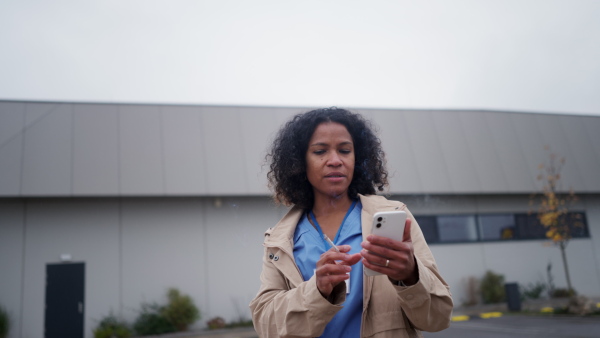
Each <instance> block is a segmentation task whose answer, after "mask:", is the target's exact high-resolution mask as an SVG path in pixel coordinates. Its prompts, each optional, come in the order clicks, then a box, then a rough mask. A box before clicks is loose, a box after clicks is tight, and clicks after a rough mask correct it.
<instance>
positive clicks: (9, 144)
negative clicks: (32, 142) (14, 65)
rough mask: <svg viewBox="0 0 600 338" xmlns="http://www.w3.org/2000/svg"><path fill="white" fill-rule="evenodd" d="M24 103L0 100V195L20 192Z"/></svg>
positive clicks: (16, 194)
mask: <svg viewBox="0 0 600 338" xmlns="http://www.w3.org/2000/svg"><path fill="white" fill-rule="evenodd" d="M24 118H25V104H24V103H12V102H0V173H1V174H0V196H18V195H19V193H20V192H21V172H22V170H21V164H22V159H23V130H24V126H25V119H24Z"/></svg>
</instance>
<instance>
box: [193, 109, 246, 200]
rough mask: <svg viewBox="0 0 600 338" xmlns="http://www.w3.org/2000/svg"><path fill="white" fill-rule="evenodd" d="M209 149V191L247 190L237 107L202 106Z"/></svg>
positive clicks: (228, 192)
mask: <svg viewBox="0 0 600 338" xmlns="http://www.w3.org/2000/svg"><path fill="white" fill-rule="evenodd" d="M202 122H203V123H202V130H203V133H202V134H203V139H204V142H205V144H207V145H209V146H208V147H207V148H206V166H207V167H206V172H207V179H208V181H207V186H208V189H207V193H208V194H209V195H240V194H245V193H247V191H248V182H247V178H246V171H247V170H248V168H246V162H245V161H244V154H243V151H242V137H241V132H242V127H241V125H240V122H241V119H240V114H239V111H238V108H236V107H206V108H202Z"/></svg>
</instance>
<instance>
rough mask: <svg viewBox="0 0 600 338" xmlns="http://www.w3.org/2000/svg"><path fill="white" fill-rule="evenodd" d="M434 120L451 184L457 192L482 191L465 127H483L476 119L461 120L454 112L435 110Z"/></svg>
mask: <svg viewBox="0 0 600 338" xmlns="http://www.w3.org/2000/svg"><path fill="white" fill-rule="evenodd" d="M432 115H433V122H434V126H435V129H436V133H437V135H438V138H439V141H440V148H441V152H442V156H443V158H444V162H445V163H446V168H447V169H448V176H449V179H450V182H449V183H450V186H451V187H452V191H453V192H455V193H465V192H480V191H481V190H482V187H481V182H480V175H479V173H478V172H477V171H476V170H475V165H474V159H473V156H472V154H471V152H470V151H469V147H468V144H467V141H466V138H465V135H464V134H465V129H470V128H481V126H480V125H477V124H476V123H475V120H467V121H461V120H460V115H459V114H458V113H454V112H434V113H433V114H432Z"/></svg>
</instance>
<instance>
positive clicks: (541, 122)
mask: <svg viewBox="0 0 600 338" xmlns="http://www.w3.org/2000/svg"><path fill="white" fill-rule="evenodd" d="M535 117H536V119H535V120H536V121H537V123H538V126H539V130H540V133H541V139H542V142H543V144H544V146H546V145H547V146H549V147H550V150H551V151H552V152H553V153H555V154H556V155H558V156H559V157H563V158H565V165H564V166H563V168H562V172H561V179H560V181H559V183H560V186H559V187H558V188H559V189H561V190H569V189H570V188H573V189H576V190H581V189H585V188H586V187H585V185H584V184H583V181H582V180H581V170H580V168H579V166H578V165H577V162H576V161H575V160H573V159H571V160H569V159H570V158H571V156H570V154H572V153H573V149H571V147H570V146H569V142H568V139H567V137H566V135H565V130H564V129H563V128H562V126H561V120H560V116H558V115H537V116H535ZM539 152H540V153H541V154H543V156H542V158H541V160H540V162H539V163H538V165H539V164H541V163H548V156H549V153H548V151H545V150H544V148H541V149H539ZM539 172H540V171H539V170H538V173H539ZM538 185H539V186H540V188H541V187H542V185H543V182H541V181H538Z"/></svg>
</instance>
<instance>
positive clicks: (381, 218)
mask: <svg viewBox="0 0 600 338" xmlns="http://www.w3.org/2000/svg"><path fill="white" fill-rule="evenodd" d="M381 221H383V217H379V218H377V222H381ZM380 225H381V224H380Z"/></svg>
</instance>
